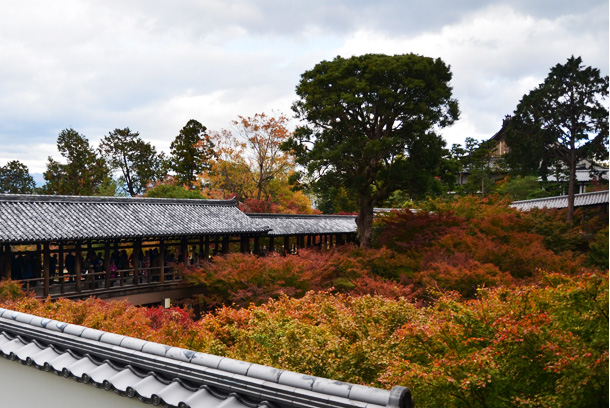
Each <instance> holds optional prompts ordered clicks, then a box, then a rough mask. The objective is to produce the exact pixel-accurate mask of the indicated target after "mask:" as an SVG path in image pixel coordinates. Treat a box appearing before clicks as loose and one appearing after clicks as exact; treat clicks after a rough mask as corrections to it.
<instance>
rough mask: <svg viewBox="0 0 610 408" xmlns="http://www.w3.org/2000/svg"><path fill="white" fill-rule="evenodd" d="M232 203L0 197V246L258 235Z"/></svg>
mask: <svg viewBox="0 0 610 408" xmlns="http://www.w3.org/2000/svg"><path fill="white" fill-rule="evenodd" d="M267 230H268V228H265V226H264V225H259V224H256V223H254V222H252V220H250V218H249V217H247V216H246V215H245V214H244V213H242V212H241V211H239V209H238V208H237V205H236V202H235V201H233V200H175V199H163V198H121V197H77V196H43V195H12V194H0V243H2V242H12V243H27V242H44V241H68V240H87V239H114V238H162V237H180V236H196V235H214V234H236V235H237V234H242V233H250V234H261V233H265V232H266V231H267Z"/></svg>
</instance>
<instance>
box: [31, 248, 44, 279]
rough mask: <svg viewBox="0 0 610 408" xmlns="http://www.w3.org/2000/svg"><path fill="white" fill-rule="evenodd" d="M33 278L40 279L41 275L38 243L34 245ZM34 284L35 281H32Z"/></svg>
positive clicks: (40, 251)
mask: <svg viewBox="0 0 610 408" xmlns="http://www.w3.org/2000/svg"><path fill="white" fill-rule="evenodd" d="M33 273H34V276H33V277H34V278H35V279H40V278H41V277H42V276H43V274H42V245H40V243H38V244H36V256H34V271H33ZM34 284H37V281H34Z"/></svg>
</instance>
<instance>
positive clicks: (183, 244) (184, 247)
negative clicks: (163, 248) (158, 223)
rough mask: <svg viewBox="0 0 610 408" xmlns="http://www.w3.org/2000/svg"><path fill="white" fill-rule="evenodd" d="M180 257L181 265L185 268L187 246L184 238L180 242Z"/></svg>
mask: <svg viewBox="0 0 610 408" xmlns="http://www.w3.org/2000/svg"><path fill="white" fill-rule="evenodd" d="M180 256H181V259H180V261H181V262H182V265H184V266H187V265H188V263H189V245H188V239H187V238H186V237H182V239H181V240H180Z"/></svg>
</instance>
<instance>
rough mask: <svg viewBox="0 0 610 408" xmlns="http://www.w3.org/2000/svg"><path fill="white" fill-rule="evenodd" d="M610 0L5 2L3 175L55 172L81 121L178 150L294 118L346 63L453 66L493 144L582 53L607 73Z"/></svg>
mask: <svg viewBox="0 0 610 408" xmlns="http://www.w3.org/2000/svg"><path fill="white" fill-rule="evenodd" d="M608 15H609V10H608V1H607V0H580V1H578V2H577V1H574V0H486V1H484V0H462V1H455V0H428V1H425V2H424V1H407V0H402V1H401V0H375V1H371V0H366V1H365V0H336V1H333V0H309V1H306V2H305V1H299V2H296V1H291V0H258V1H254V0H250V1H247V0H242V1H239V0H237V1H235V0H174V1H169V0H166V1H160V0H130V1H122V0H121V1H118V0H104V1H101V0H100V1H94V0H55V1H52V2H51V1H46V0H39V1H35V0H20V1H18V2H17V1H3V2H2V3H1V4H0V61H1V63H0V165H4V164H6V162H8V161H9V160H20V161H22V162H24V163H25V164H26V165H27V166H28V167H29V168H30V171H31V172H33V173H35V172H43V171H44V169H45V167H46V162H47V157H48V156H49V155H51V156H53V157H54V158H55V159H59V158H60V155H59V153H58V152H57V150H56V146H55V144H56V141H57V135H58V134H59V132H60V131H61V130H62V129H65V128H68V127H72V128H74V129H75V130H77V131H78V132H79V133H82V134H84V135H86V136H87V137H88V138H89V140H90V141H91V142H92V143H93V144H95V145H97V142H98V141H99V140H100V138H101V137H103V136H104V135H106V134H108V132H110V131H112V130H113V129H116V128H124V127H129V128H130V129H132V130H135V131H138V132H140V135H141V137H142V138H143V139H144V140H147V141H150V142H152V143H153V144H154V145H155V146H157V147H158V148H159V149H161V150H167V149H168V147H169V144H170V143H171V141H172V140H173V139H174V137H175V136H176V135H177V134H178V131H179V130H180V129H181V128H182V127H183V126H184V125H185V124H186V122H187V121H188V120H189V119H197V120H199V121H200V122H202V123H203V124H204V125H205V126H207V127H208V129H212V130H220V129H222V128H231V121H232V120H233V119H235V118H236V117H237V116H238V115H243V116H250V115H253V114H255V113H260V112H266V113H270V112H271V111H273V110H275V111H279V112H284V113H286V114H292V113H291V111H290V105H291V104H292V102H293V101H294V100H295V98H296V94H295V92H294V90H295V87H296V85H297V83H298V81H299V78H300V75H301V74H302V73H303V72H304V71H306V70H308V69H311V68H313V66H314V65H315V64H316V63H318V62H319V61H322V60H331V59H333V58H334V57H335V56H337V55H341V56H343V57H350V56H352V55H360V54H365V53H385V54H405V53H417V54H421V55H425V56H429V57H434V58H437V57H440V58H441V59H443V60H444V61H445V62H446V63H448V64H449V65H450V66H451V70H452V72H453V81H452V84H453V88H454V96H455V97H456V98H457V99H458V101H459V103H460V110H461V119H460V120H459V121H458V122H457V123H456V124H455V125H453V126H452V127H451V128H448V129H445V130H444V132H443V135H444V137H445V139H446V140H447V141H448V144H449V145H451V144H452V143H462V142H463V141H464V139H465V138H466V137H468V136H470V137H474V138H477V139H486V138H488V137H490V136H491V135H493V134H494V133H495V132H496V131H497V130H498V129H499V127H500V125H501V123H502V118H503V117H504V115H506V114H510V113H511V112H512V111H513V110H514V109H515V107H516V105H517V103H518V102H519V100H520V98H521V97H522V96H523V95H524V94H525V93H527V92H528V91H529V90H531V89H532V88H534V87H535V86H536V85H538V84H539V83H540V82H542V81H543V80H544V78H545V77H546V75H547V74H548V72H549V69H550V68H551V67H552V66H554V65H556V64H558V63H562V64H563V63H564V62H565V61H566V60H567V58H569V57H570V56H571V55H575V56H582V58H583V62H584V63H585V64H586V65H591V66H594V67H597V68H599V69H600V70H601V71H602V74H603V75H608V60H609V56H608V50H609V44H608V38H609V28H608V24H609V23H608Z"/></svg>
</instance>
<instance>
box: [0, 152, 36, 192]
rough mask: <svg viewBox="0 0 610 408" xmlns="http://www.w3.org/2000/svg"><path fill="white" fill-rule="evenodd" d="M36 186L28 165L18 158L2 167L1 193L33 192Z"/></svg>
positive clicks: (0, 170) (0, 168)
mask: <svg viewBox="0 0 610 408" xmlns="http://www.w3.org/2000/svg"><path fill="white" fill-rule="evenodd" d="M34 188H36V183H35V182H34V178H33V177H32V176H31V175H30V171H29V169H28V167H27V166H26V165H25V164H23V163H21V162H20V161H18V160H12V161H10V162H8V163H7V164H6V165H5V166H2V167H0V193H9V194H31V193H33V192H34Z"/></svg>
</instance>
